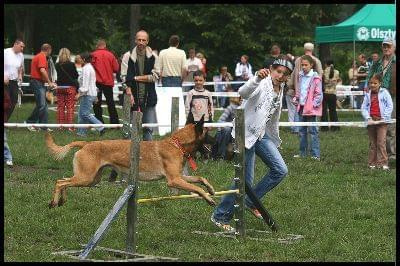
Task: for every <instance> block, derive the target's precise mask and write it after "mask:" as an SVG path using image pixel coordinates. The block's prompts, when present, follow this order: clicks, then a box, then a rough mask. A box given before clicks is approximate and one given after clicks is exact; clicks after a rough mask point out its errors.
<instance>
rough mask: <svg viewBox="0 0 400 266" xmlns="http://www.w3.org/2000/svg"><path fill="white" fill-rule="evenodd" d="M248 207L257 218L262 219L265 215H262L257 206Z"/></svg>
mask: <svg viewBox="0 0 400 266" xmlns="http://www.w3.org/2000/svg"><path fill="white" fill-rule="evenodd" d="M246 209H247V210H248V211H250V212H251V214H253V215H254V216H255V217H256V218H257V219H261V220H262V219H263V217H262V215H261V213H260V212H259V211H258V209H256V208H248V207H246Z"/></svg>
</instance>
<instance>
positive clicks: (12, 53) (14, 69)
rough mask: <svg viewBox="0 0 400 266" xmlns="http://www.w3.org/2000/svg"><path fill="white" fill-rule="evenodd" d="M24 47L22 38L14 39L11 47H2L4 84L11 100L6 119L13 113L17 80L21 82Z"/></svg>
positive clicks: (16, 99)
mask: <svg viewBox="0 0 400 266" xmlns="http://www.w3.org/2000/svg"><path fill="white" fill-rule="evenodd" d="M24 47H25V44H24V43H23V42H22V40H20V39H16V40H15V42H14V45H13V47H10V48H7V49H4V86H5V90H7V92H8V96H9V97H10V101H11V102H10V103H11V105H10V110H9V112H8V117H7V120H8V119H9V118H10V116H11V114H12V113H13V111H14V108H15V105H16V104H17V101H18V92H19V88H18V87H19V86H18V82H22V78H23V75H24V74H23V72H24V54H23V51H24Z"/></svg>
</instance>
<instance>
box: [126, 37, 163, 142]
mask: <svg viewBox="0 0 400 266" xmlns="http://www.w3.org/2000/svg"><path fill="white" fill-rule="evenodd" d="M148 43H149V35H148V33H147V32H146V31H144V30H140V31H138V32H137V33H136V35H135V44H136V46H135V47H134V48H133V49H132V52H131V55H130V57H129V60H128V70H127V74H126V81H125V83H126V86H127V88H126V94H127V95H129V96H130V98H131V104H132V109H131V110H132V111H141V112H143V118H142V122H143V123H157V117H156V109H155V106H156V104H157V94H156V89H155V83H156V82H157V80H158V79H159V77H160V72H159V70H158V69H157V66H158V63H157V60H158V57H157V56H155V55H154V54H153V53H152V51H151V48H150V47H149V46H147V45H148ZM152 133H153V129H152V128H149V127H145V128H143V140H145V141H147V140H152V139H153V137H152Z"/></svg>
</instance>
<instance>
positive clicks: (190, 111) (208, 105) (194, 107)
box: [185, 70, 214, 124]
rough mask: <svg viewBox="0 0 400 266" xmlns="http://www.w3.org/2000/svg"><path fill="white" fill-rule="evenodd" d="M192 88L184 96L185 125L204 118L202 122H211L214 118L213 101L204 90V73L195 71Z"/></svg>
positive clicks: (209, 94)
mask: <svg viewBox="0 0 400 266" xmlns="http://www.w3.org/2000/svg"><path fill="white" fill-rule="evenodd" d="M193 80H194V88H193V89H191V90H190V91H189V92H188V94H187V96H186V104H185V109H186V114H187V120H186V124H188V123H191V122H197V121H199V120H200V119H201V117H202V116H203V114H204V115H205V116H204V121H206V122H212V118H213V116H214V107H213V101H212V98H211V93H210V92H209V91H208V90H206V89H205V88H204V86H203V85H204V81H205V78H204V73H203V72H202V71H201V70H197V71H195V72H194V74H193Z"/></svg>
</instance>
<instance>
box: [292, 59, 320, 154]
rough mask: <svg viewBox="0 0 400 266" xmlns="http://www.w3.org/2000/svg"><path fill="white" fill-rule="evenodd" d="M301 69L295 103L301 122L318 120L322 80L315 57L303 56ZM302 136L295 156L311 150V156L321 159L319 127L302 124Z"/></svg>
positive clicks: (300, 132) (300, 134) (300, 133)
mask: <svg viewBox="0 0 400 266" xmlns="http://www.w3.org/2000/svg"><path fill="white" fill-rule="evenodd" d="M300 63H301V69H302V70H301V71H300V72H299V77H298V86H297V87H296V96H295V97H294V98H293V103H294V104H295V105H297V112H298V114H299V118H300V119H299V121H300V122H316V121H317V116H322V98H323V94H322V80H321V78H320V76H319V75H318V73H317V72H316V71H314V70H313V67H314V66H315V61H314V59H313V58H312V57H311V56H309V55H303V56H302V57H301V61H300ZM307 131H308V132H309V133H310V135H311V143H310V146H311V147H310V148H309V147H308V140H307V138H308V133H307ZM299 136H300V154H296V155H295V156H294V157H295V158H297V157H305V156H307V153H308V152H307V150H309V151H310V154H311V158H312V159H315V160H318V161H319V160H320V157H321V156H320V147H319V136H318V128H317V127H316V126H310V127H307V126H302V127H300V131H299Z"/></svg>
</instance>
